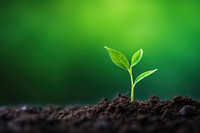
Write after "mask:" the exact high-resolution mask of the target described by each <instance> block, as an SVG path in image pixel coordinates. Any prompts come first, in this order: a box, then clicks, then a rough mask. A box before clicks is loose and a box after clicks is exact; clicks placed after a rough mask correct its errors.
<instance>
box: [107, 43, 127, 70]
mask: <svg viewBox="0 0 200 133" xmlns="http://www.w3.org/2000/svg"><path fill="white" fill-rule="evenodd" d="M105 48H106V49H107V50H108V52H109V54H110V58H111V60H112V61H113V63H114V64H116V65H117V66H119V67H121V68H123V69H125V70H129V63H128V60H127V58H126V57H125V56H124V55H123V54H122V53H120V52H119V51H117V50H114V49H111V48H108V47H106V46H105Z"/></svg>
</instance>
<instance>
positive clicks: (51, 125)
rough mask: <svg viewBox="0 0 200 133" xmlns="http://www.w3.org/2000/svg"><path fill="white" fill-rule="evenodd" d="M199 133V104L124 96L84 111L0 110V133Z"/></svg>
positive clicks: (50, 107) (63, 108)
mask: <svg viewBox="0 0 200 133" xmlns="http://www.w3.org/2000/svg"><path fill="white" fill-rule="evenodd" d="M132 132H139V133H140V132H142V133H145V132H151V133H165V132H166V133H172V132H177V133H185V132H186V133H187V132H190V133H200V101H195V100H192V99H191V98H187V97H182V96H175V97H174V98H173V99H172V100H171V101H169V100H166V101H162V100H159V98H157V97H155V96H153V97H150V98H149V99H148V101H135V102H130V99H129V98H128V97H126V96H118V97H117V98H116V99H114V100H113V101H111V102H110V101H108V100H107V99H104V100H102V101H101V102H100V103H99V104H97V105H92V106H84V107H73V108H65V107H54V106H49V107H46V108H38V107H28V106H23V107H17V108H16V107H15V108H14V107H13V108H10V107H9V108H8V107H4V108H3V107H2V108H1V109H0V133H132Z"/></svg>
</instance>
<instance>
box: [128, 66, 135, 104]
mask: <svg viewBox="0 0 200 133" xmlns="http://www.w3.org/2000/svg"><path fill="white" fill-rule="evenodd" d="M128 72H129V74H130V78H131V101H134V88H135V85H134V81H133V73H132V68H130V69H129V71H128Z"/></svg>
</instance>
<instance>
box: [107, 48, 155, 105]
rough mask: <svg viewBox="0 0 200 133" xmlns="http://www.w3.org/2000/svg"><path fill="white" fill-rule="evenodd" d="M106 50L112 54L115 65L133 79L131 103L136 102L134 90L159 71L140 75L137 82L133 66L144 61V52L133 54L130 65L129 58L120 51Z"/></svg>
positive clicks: (139, 51)
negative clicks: (138, 84) (141, 82)
mask: <svg viewBox="0 0 200 133" xmlns="http://www.w3.org/2000/svg"><path fill="white" fill-rule="evenodd" d="M105 48H106V49H107V50H108V52H109V54H110V58H111V60H112V61H113V63H114V64H116V65H117V66H119V67H120V68H122V69H125V70H127V71H128V73H129V75H130V78H131V101H134V89H135V85H136V84H137V83H138V82H139V81H141V80H142V79H144V78H145V77H147V76H149V75H151V74H153V73H154V72H155V71H157V70H158V69H154V70H150V71H146V72H144V73H142V74H140V75H139V76H138V77H137V78H136V79H135V80H134V78H133V73H132V68H133V66H135V65H136V64H137V63H139V62H140V60H141V59H142V56H143V50H142V49H140V50H138V51H137V52H135V54H133V56H132V59H131V64H129V62H128V60H127V58H126V57H125V56H124V55H123V54H122V53H121V52H119V51H117V50H114V49H111V48H108V47H106V46H105Z"/></svg>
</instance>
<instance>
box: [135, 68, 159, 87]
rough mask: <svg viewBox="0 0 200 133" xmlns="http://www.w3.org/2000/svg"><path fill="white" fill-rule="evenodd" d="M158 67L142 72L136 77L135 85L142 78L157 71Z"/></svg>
mask: <svg viewBox="0 0 200 133" xmlns="http://www.w3.org/2000/svg"><path fill="white" fill-rule="evenodd" d="M157 70H158V69H155V70H150V71H147V72H144V73H142V74H140V75H139V76H138V77H137V78H136V79H135V82H134V85H136V84H137V83H138V82H139V81H140V80H142V79H144V78H146V77H147V76H149V75H151V74H153V73H154V72H155V71H157Z"/></svg>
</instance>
